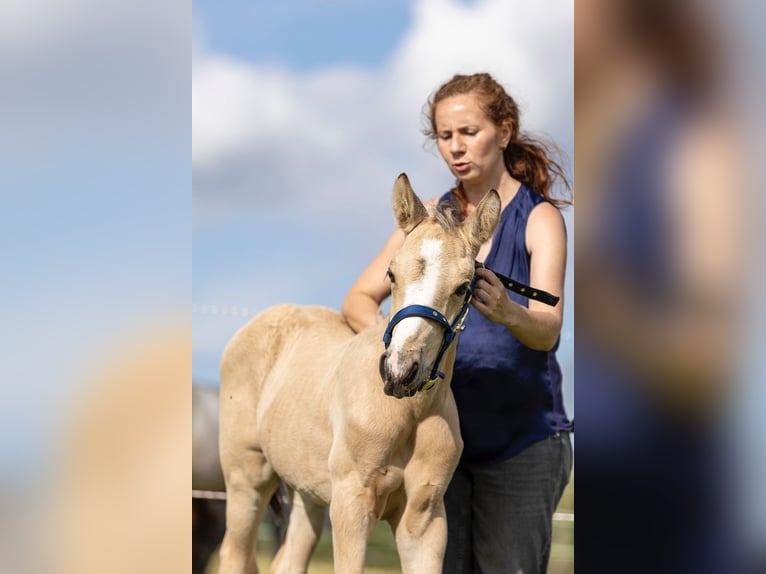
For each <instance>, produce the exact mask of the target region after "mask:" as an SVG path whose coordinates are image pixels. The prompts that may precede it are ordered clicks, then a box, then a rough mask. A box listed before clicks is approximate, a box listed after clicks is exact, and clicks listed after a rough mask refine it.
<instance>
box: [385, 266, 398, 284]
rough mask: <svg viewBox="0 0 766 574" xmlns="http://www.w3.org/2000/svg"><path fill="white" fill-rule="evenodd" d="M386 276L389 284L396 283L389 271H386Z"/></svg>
mask: <svg viewBox="0 0 766 574" xmlns="http://www.w3.org/2000/svg"><path fill="white" fill-rule="evenodd" d="M386 276H387V277H388V280H389V281H391V283H396V281H395V280H394V274H393V273H391V270H390V269H389V270H388V271H386Z"/></svg>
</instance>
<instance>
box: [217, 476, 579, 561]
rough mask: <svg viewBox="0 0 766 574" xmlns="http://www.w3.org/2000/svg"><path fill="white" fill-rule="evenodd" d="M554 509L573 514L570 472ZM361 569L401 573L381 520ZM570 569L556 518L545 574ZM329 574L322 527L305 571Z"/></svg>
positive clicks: (570, 553)
mask: <svg viewBox="0 0 766 574" xmlns="http://www.w3.org/2000/svg"><path fill="white" fill-rule="evenodd" d="M557 511H558V512H561V513H566V514H571V513H574V474H573V475H572V480H571V481H570V483H569V486H567V489H566V490H565V491H564V495H563V496H562V498H561V502H560V503H559V507H558V510H557ZM262 530H266V529H262ZM259 542H260V548H261V549H262V550H261V551H259V554H258V567H259V569H260V571H261V572H262V573H264V574H265V573H266V572H268V571H269V563H270V561H271V556H272V553H273V550H274V545H273V540H269V539H268V538H264V539H263V540H260V541H259ZM217 572H218V560H217V556H213V558H212V559H211V563H210V565H209V567H208V569H207V572H206V574H216V573H217ZM365 572H366V573H368V574H396V573H400V572H401V569H400V567H399V558H398V556H397V554H396V547H395V545H394V538H393V535H392V534H391V530H390V528H389V527H388V524H387V523H385V522H381V523H378V525H377V526H376V528H375V531H374V532H373V534H372V539H371V540H370V544H369V547H368V549H367V561H366V566H365ZM573 572H574V522H567V521H556V522H554V524H553V541H552V547H551V561H550V564H549V566H548V574H572V573H573ZM332 573H333V566H332V535H331V532H330V529H329V528H325V529H324V532H323V533H322V538H321V539H320V541H319V545H318V546H317V549H316V552H315V553H314V556H313V558H312V560H311V564H310V565H309V574H332Z"/></svg>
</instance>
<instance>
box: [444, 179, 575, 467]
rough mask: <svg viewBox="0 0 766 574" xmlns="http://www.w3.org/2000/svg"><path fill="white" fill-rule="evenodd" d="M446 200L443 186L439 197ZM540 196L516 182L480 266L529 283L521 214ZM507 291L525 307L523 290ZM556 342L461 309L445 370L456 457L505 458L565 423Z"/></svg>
mask: <svg viewBox="0 0 766 574" xmlns="http://www.w3.org/2000/svg"><path fill="white" fill-rule="evenodd" d="M449 199H451V193H449V192H448V193H447V194H445V195H444V196H443V197H442V198H441V200H442V201H445V200H449ZM543 201H546V200H545V199H544V198H543V197H542V196H540V195H539V194H537V193H535V192H533V191H532V190H531V189H529V188H528V187H527V186H526V185H523V184H522V185H521V187H520V188H519V190H518V192H517V193H516V195H515V196H514V197H513V199H511V201H510V203H509V204H508V205H507V206H506V207H505V209H504V210H503V212H502V214H501V217H500V222H499V223H498V226H497V229H496V230H495V235H494V237H493V239H492V248H491V249H490V251H489V254H488V255H487V258H486V260H485V262H484V264H485V265H486V266H487V267H489V268H490V269H492V270H494V271H497V272H498V273H500V274H502V275H505V276H506V277H509V278H511V279H514V280H516V281H519V282H521V283H526V284H529V254H528V252H527V246H526V229H527V220H528V219H529V214H530V212H531V211H532V209H534V208H535V207H536V206H537V205H538V204H539V203H541V202H543ZM508 294H509V296H510V298H511V299H512V300H513V301H515V302H517V303H519V304H520V305H523V306H525V307H527V306H528V300H527V298H526V297H524V296H522V295H518V294H516V293H513V292H511V291H508ZM557 348H558V341H556V345H555V346H554V348H553V349H552V350H551V351H536V350H533V349H530V348H528V347H526V346H524V345H522V344H521V343H520V342H519V340H518V339H516V337H515V336H514V335H513V334H512V333H511V332H510V331H509V330H508V329H507V328H506V327H505V326H503V325H500V324H498V323H493V322H492V321H490V320H489V319H487V318H485V317H484V316H483V315H482V314H481V313H479V312H478V311H477V310H475V309H472V310H471V311H470V312H469V313H468V316H467V318H466V321H465V331H463V332H462V333H461V335H460V338H459V339H458V346H457V353H456V358H455V367H454V370H453V375H452V392H453V394H454V395H455V401H456V403H457V409H458V414H459V419H460V431H461V433H462V436H463V442H464V449H463V457H462V461H464V462H469V463H475V462H480V463H494V462H501V461H505V460H508V459H509V458H511V457H513V456H515V455H517V454H519V453H520V452H521V451H522V450H524V449H525V448H526V447H528V446H530V445H531V444H533V443H535V442H537V441H540V440H542V439H545V438H548V437H549V436H551V435H553V434H555V433H556V432H558V431H560V430H571V423H570V422H569V420H568V419H567V416H566V414H565V412H564V402H563V398H562V393H561V378H562V377H561V368H560V367H559V364H558V361H557V360H556V349H557Z"/></svg>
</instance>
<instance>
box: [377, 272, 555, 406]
mask: <svg viewBox="0 0 766 574" xmlns="http://www.w3.org/2000/svg"><path fill="white" fill-rule="evenodd" d="M476 266H477V267H484V265H483V264H481V263H479V262H478V261H477V262H476ZM489 270H490V271H492V272H493V273H494V274H495V275H496V276H497V278H498V279H499V280H500V282H501V283H502V284H503V286H504V287H505V288H506V289H510V290H511V291H514V292H515V293H519V294H520V295H524V296H525V297H528V298H529V299H535V300H536V301H541V302H542V303H545V304H546V305H550V306H551V307H555V306H556V305H557V304H558V302H559V297H557V296H555V295H551V294H550V293H548V292H547V291H543V290H542V289H535V288H534V287H530V286H529V285H524V284H523V283H519V282H518V281H513V280H512V279H509V278H508V277H506V276H505V275H501V274H500V273H498V272H497V271H493V270H492V269H489ZM475 282H476V278H474V283H475ZM471 287H473V283H472V284H471ZM472 296H473V291H472V290H471V288H469V289H468V291H467V292H466V294H465V300H464V301H463V307H462V309H460V312H459V313H458V314H457V317H456V318H455V320H454V321H453V322H452V323H450V322H449V321H448V320H447V318H446V317H445V316H444V315H443V314H442V313H440V312H439V311H437V310H436V309H434V308H433V307H428V306H426V305H407V306H406V307H403V308H402V309H400V310H399V311H398V312H397V313H396V314H395V315H394V316H393V317H391V320H390V321H389V322H388V326H387V327H386V332H385V333H383V344H384V345H385V347H386V349H388V346H389V345H390V344H391V334H392V333H393V331H394V327H396V325H397V324H398V323H399V322H400V321H401V320H402V319H406V318H407V317H422V318H424V319H430V320H431V321H436V322H437V323H439V324H440V325H442V326H443V327H444V341H443V342H442V346H441V349H439V354H438V355H436V361H435V362H434V366H433V367H432V368H431V373H430V374H429V375H428V377H427V378H426V379H425V380H423V381H421V382H420V384H419V385H418V386H417V387H415V388H414V389H412V390H411V391H410V393H409V396H410V397H411V396H413V395H414V394H415V393H417V392H418V391H427V390H428V389H430V388H431V387H433V386H434V384H436V381H438V380H439V379H443V378H444V376H445V375H444V373H442V372H441V371H440V370H439V363H441V360H442V357H443V356H444V353H445V352H446V351H447V349H448V348H449V346H450V344H451V343H452V340H453V339H454V338H455V335H457V333H458V331H462V330H463V329H464V328H465V325H464V323H465V318H466V315H468V311H469V309H470V308H469V307H468V304H469V303H470V302H471V297H472Z"/></svg>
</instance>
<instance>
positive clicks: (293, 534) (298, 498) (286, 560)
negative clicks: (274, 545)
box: [271, 491, 325, 574]
mask: <svg viewBox="0 0 766 574" xmlns="http://www.w3.org/2000/svg"><path fill="white" fill-rule="evenodd" d="M291 507H292V509H291V510H290V523H289V524H288V526H287V535H286V536H285V542H284V544H283V545H282V547H281V548H280V549H279V552H278V553H277V556H276V557H275V558H274V562H273V563H272V565H271V572H272V573H273V574H288V573H289V574H293V573H297V572H301V573H305V572H307V571H308V566H309V560H310V559H311V555H312V554H313V553H314V549H315V548H316V546H317V543H318V542H319V537H320V536H321V534H322V527H323V526H324V517H325V514H324V511H325V506H323V505H320V504H317V503H315V502H313V501H312V500H310V499H308V498H307V497H305V496H303V495H301V494H300V493H299V492H297V491H294V492H293V497H292V504H291Z"/></svg>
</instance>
